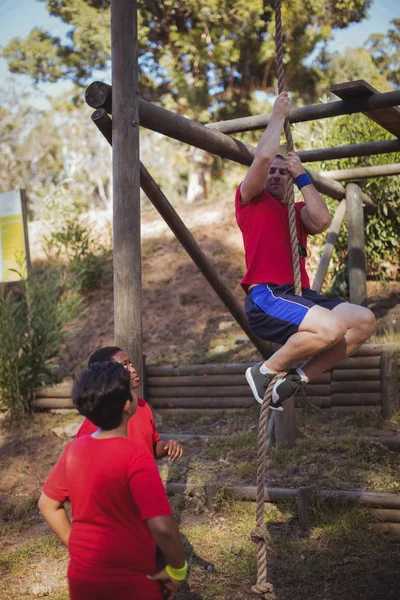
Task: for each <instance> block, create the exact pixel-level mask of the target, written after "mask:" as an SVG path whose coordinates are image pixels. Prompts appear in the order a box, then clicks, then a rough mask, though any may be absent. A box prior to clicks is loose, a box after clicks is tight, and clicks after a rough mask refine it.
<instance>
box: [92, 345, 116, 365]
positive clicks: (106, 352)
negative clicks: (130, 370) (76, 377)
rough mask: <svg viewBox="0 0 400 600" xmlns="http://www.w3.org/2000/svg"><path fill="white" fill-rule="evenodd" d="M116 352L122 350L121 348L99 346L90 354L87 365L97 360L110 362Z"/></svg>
mask: <svg viewBox="0 0 400 600" xmlns="http://www.w3.org/2000/svg"><path fill="white" fill-rule="evenodd" d="M117 352H122V348H120V347H119V346H104V348H99V349H98V350H95V351H94V352H93V354H91V355H90V358H89V360H88V366H90V365H91V364H93V363H97V362H110V361H111V360H112V358H113V357H114V356H115V355H116V354H117Z"/></svg>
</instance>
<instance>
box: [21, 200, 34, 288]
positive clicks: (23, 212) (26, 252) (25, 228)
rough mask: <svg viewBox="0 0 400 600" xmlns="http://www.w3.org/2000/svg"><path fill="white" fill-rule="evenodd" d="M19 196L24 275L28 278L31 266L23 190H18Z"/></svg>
mask: <svg viewBox="0 0 400 600" xmlns="http://www.w3.org/2000/svg"><path fill="white" fill-rule="evenodd" d="M20 194H21V208H22V225H23V228H24V239H25V257H26V275H27V277H29V273H30V270H31V268H32V264H31V253H30V249H29V233H28V199H27V197H26V192H25V190H20Z"/></svg>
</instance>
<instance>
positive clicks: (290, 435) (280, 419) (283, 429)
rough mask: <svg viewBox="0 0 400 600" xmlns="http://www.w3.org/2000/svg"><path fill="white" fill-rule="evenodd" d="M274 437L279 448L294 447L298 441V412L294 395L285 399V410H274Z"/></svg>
mask: <svg viewBox="0 0 400 600" xmlns="http://www.w3.org/2000/svg"><path fill="white" fill-rule="evenodd" d="M272 417H273V419H274V429H273V433H274V437H275V444H276V447H277V448H292V447H293V446H294V444H295V441H296V412H295V403H294V396H292V397H291V398H288V399H287V400H285V402H284V404H283V411H282V412H280V411H277V410H274V411H273V415H272Z"/></svg>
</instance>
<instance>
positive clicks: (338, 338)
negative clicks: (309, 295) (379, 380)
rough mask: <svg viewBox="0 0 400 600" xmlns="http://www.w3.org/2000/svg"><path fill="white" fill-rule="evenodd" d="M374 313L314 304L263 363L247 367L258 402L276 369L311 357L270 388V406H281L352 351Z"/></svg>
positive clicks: (351, 306) (369, 331) (371, 324)
mask: <svg viewBox="0 0 400 600" xmlns="http://www.w3.org/2000/svg"><path fill="white" fill-rule="evenodd" d="M374 329H375V317H374V315H373V314H372V312H371V311H369V310H368V309H367V308H364V307H361V306H356V305H354V304H345V303H343V304H340V305H338V306H336V307H335V308H334V309H333V310H331V311H329V310H327V309H325V308H322V307H320V306H313V308H311V309H310V310H309V311H308V313H307V315H306V316H305V318H304V319H303V321H302V323H301V325H300V327H299V330H298V332H297V333H295V334H293V335H292V336H291V337H290V338H289V339H288V341H287V342H286V344H284V345H283V346H282V348H280V349H279V350H278V351H277V352H275V354H273V355H272V356H271V357H270V358H269V359H268V360H267V361H265V362H264V363H259V364H257V365H254V366H253V367H251V368H249V369H247V371H246V379H247V381H248V383H249V385H250V388H251V390H252V392H253V394H254V397H255V398H256V400H257V401H258V402H262V398H263V394H264V388H265V386H266V385H268V382H269V381H270V380H271V378H273V377H274V375H275V373H277V372H278V371H287V370H288V368H289V367H290V366H291V365H293V364H294V363H298V362H301V361H304V360H306V359H307V358H310V357H312V358H310V360H308V362H307V363H306V364H305V365H303V367H302V369H297V372H294V373H289V374H288V375H287V376H285V377H284V378H283V379H279V380H278V381H277V382H276V383H275V386H274V388H273V391H272V402H271V408H273V407H274V406H275V407H276V409H278V410H281V409H282V406H281V405H282V402H283V401H284V400H285V399H286V398H288V397H289V396H291V395H293V393H296V391H297V390H298V389H300V387H301V385H302V382H303V383H306V382H307V381H310V379H312V378H313V377H315V376H316V375H318V374H319V373H322V372H323V371H326V370H327V369H329V368H331V367H333V366H334V365H336V364H337V363H339V362H340V361H342V360H343V359H344V358H346V356H348V355H349V354H351V353H353V352H355V350H357V348H359V347H360V346H361V344H363V343H364V342H365V340H367V339H368V338H369V337H370V336H371V335H372V333H373V331H374Z"/></svg>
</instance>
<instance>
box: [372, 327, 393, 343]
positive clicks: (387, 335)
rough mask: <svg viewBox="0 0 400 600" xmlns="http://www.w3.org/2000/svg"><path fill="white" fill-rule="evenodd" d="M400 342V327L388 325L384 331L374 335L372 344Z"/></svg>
mask: <svg viewBox="0 0 400 600" xmlns="http://www.w3.org/2000/svg"><path fill="white" fill-rule="evenodd" d="M395 342H400V329H399V328H398V327H386V328H385V330H384V331H381V332H380V333H376V334H375V335H374V336H372V338H371V340H370V343H371V344H391V343H395Z"/></svg>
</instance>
